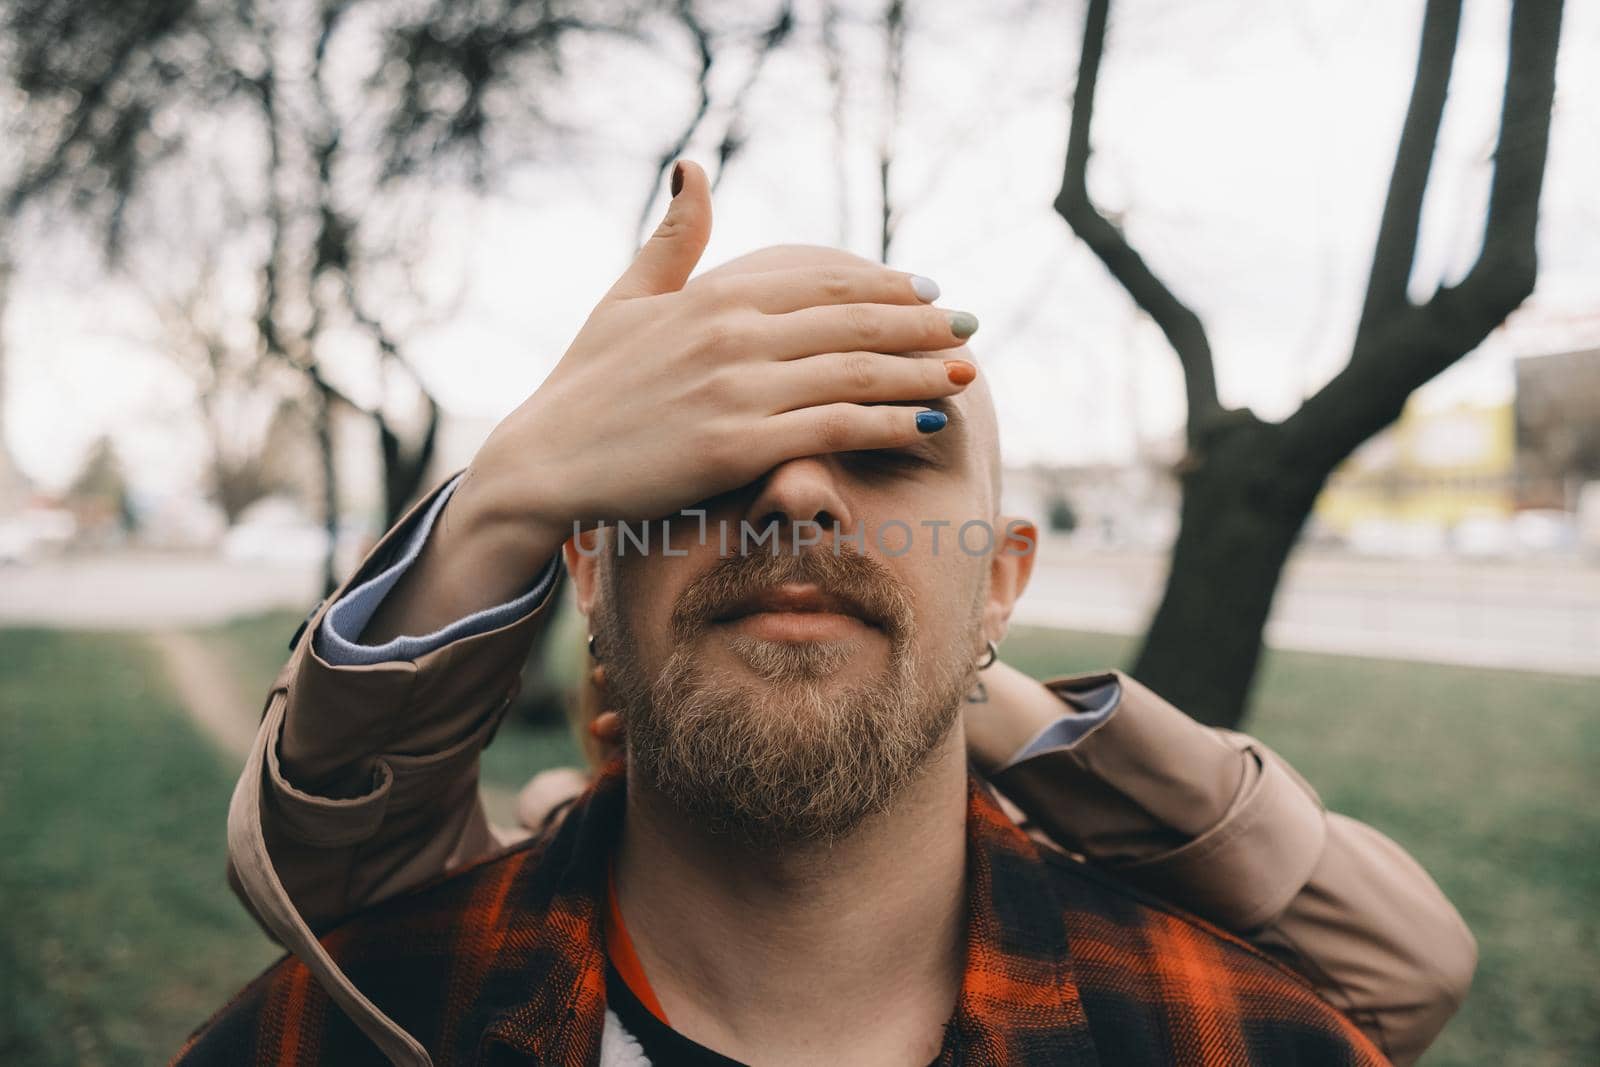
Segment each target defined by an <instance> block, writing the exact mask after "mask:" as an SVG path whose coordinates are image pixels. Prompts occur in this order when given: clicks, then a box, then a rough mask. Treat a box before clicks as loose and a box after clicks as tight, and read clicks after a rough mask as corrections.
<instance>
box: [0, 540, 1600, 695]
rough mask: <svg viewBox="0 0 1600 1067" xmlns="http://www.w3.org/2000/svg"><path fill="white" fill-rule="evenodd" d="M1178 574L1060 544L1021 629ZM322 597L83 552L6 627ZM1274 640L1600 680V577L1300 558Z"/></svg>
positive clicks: (1142, 606) (310, 572) (1126, 626)
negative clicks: (1027, 624) (1562, 673)
mask: <svg viewBox="0 0 1600 1067" xmlns="http://www.w3.org/2000/svg"><path fill="white" fill-rule="evenodd" d="M1165 567H1166V559H1165V557H1164V556H1163V555H1161V554H1160V553H1153V552H1126V551H1118V552H1095V551H1084V550H1077V549H1070V548H1066V547H1062V546H1058V545H1047V546H1045V547H1044V548H1042V549H1041V550H1040V558H1039V560H1038V563H1037V566H1036V567H1035V570H1034V577H1033V582H1032V585H1031V586H1030V588H1029V590H1028V592H1027V594H1026V595H1025V596H1024V597H1023V598H1022V601H1021V602H1020V603H1019V605H1018V609H1017V621H1018V622H1024V623H1036V624H1041V625H1052V626H1064V627H1069V628H1073V629H1082V630H1098V631H1104V632H1109V633H1136V632H1138V631H1139V630H1141V629H1142V628H1143V627H1144V625H1145V622H1146V620H1147V619H1148V617H1149V614H1150V612H1151V611H1152V610H1153V608H1154V605H1155V603H1156V599H1157V597H1158V596H1159V594H1160V588H1161V580H1162V578H1163V576H1164V573H1165ZM319 592H320V591H319V589H318V582H317V575H316V573H315V569H314V568H312V567H288V566H282V565H269V564H237V563H231V562H228V561H225V560H221V559H218V558H216V557H213V556H206V555H197V554H173V553H157V552H131V553H122V554H107V555H97V556H86V557H73V558H70V559H64V560H55V561H49V562H45V563H41V564H37V565H34V566H31V567H4V568H0V625H45V626H66V627H91V628H119V629H141V630H144V629H158V628H163V627H180V626H195V625H205V624H209V623H215V622H220V621H222V620H224V619H227V618H230V617H232V616H235V615H240V614H247V613H252V612H260V611H266V610H269V609H273V608H287V609H290V610H297V611H304V610H307V609H309V608H310V607H311V605H312V604H314V603H315V602H316V600H317V597H318V596H319ZM284 638H285V640H287V639H288V635H287V634H285V635H284ZM1267 642H1268V644H1270V645H1272V646H1274V647H1279V648H1296V649H1306V650H1311V651H1320V652H1337V653H1348V654H1353V655H1365V656H1380V657H1387V658H1396V659H1412V660H1428V661H1436V662H1444V663H1466V664H1475V665H1479V666H1492V667H1514V668H1525V669H1530V670H1542V671H1553V672H1568V673H1578V674H1589V675H1600V568H1597V567H1594V566H1582V565H1578V564H1575V563H1572V562H1562V561H1554V560H1552V561H1518V562H1458V561H1451V560H1427V561H1417V560H1379V559H1370V558H1363V557H1351V556H1343V555H1331V554H1327V553H1315V552H1302V553H1300V554H1298V555H1297V556H1296V557H1295V559H1294V561H1293V562H1292V563H1291V564H1290V566H1289V569H1288V571H1287V572H1286V574H1285V576H1284V584H1283V586H1282V587H1281V588H1280V590H1279V593H1278V598H1277V602H1276V603H1275V605H1274V609H1273V613H1272V617H1271V619H1270V621H1269V623H1268V626H1267Z"/></svg>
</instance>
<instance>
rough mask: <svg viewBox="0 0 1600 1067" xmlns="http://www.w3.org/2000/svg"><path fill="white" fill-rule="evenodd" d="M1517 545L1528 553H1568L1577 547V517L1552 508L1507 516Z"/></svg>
mask: <svg viewBox="0 0 1600 1067" xmlns="http://www.w3.org/2000/svg"><path fill="white" fill-rule="evenodd" d="M1511 532H1512V536H1513V537H1514V538H1515V539H1516V543H1517V547H1518V548H1519V549H1521V550H1522V551H1523V552H1525V553H1528V554H1538V553H1543V552H1570V551H1572V550H1573V549H1575V548H1577V547H1578V518H1577V516H1575V515H1572V514H1569V513H1568V512H1565V511H1558V510H1556V509H1554V508H1531V509H1529V510H1527V511H1519V512H1517V513H1516V514H1515V515H1513V516H1512V517H1511Z"/></svg>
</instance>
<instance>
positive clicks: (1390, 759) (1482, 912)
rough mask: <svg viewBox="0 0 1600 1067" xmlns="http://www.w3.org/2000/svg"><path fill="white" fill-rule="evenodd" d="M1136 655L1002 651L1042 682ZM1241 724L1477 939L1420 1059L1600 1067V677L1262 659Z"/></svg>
mask: <svg viewBox="0 0 1600 1067" xmlns="http://www.w3.org/2000/svg"><path fill="white" fill-rule="evenodd" d="M1131 651H1132V643H1131V642H1130V641H1128V640H1125V639H1121V638H1111V637H1106V636H1103V635H1088V634H1075V633H1060V632H1052V631H1048V630H1037V629H1021V630H1019V631H1017V632H1016V634H1015V635H1014V636H1013V637H1012V638H1011V639H1010V640H1009V641H1007V643H1006V646H1005V656H1006V659H1007V660H1008V662H1011V663H1015V664H1017V665H1018V666H1019V667H1022V668H1023V669H1024V670H1027V671H1028V672H1029V673H1032V674H1035V675H1036V676H1046V675H1050V674H1068V673H1075V672H1077V671H1082V670H1092V669H1095V668H1098V667H1101V666H1103V665H1106V664H1116V665H1122V664H1126V663H1127V662H1128V661H1129V658H1130V653H1131ZM1245 728H1246V729H1247V730H1248V731H1249V732H1250V733H1253V734H1255V735H1256V736H1257V737H1259V738H1261V739H1262V740H1263V741H1265V742H1266V743H1267V744H1269V745H1271V746H1272V747H1273V748H1274V749H1275V750H1276V751H1278V752H1279V753H1280V754H1282V755H1283V756H1284V757H1285V758H1286V759H1288V760H1289V762H1290V763H1292V764H1293V765H1294V766H1295V767H1296V768H1297V769H1298V770H1299V771H1300V772H1301V773H1302V774H1304V775H1305V777H1306V778H1307V779H1308V780H1309V781H1310V782H1311V783H1312V785H1314V786H1315V787H1316V788H1317V790H1318V791H1319V792H1320V793H1321V794H1322V798H1323V800H1324V801H1325V802H1326V803H1327V805H1328V807H1329V808H1331V809H1333V810H1336V811H1342V812H1344V813H1345V814H1347V815H1351V816H1353V817H1355V818H1357V819H1360V820H1362V821H1363V822H1366V823H1368V824H1370V825H1372V826H1374V827H1377V828H1378V829H1379V830H1381V831H1383V832H1384V833H1385V834H1388V835H1389V836H1390V837H1392V838H1394V839H1395V840H1396V841H1398V842H1399V843H1400V844H1401V845H1403V846H1404V847H1405V848H1406V850H1407V851H1409V852H1410V853H1411V854H1412V855H1413V856H1415V857H1416V858H1417V860H1418V861H1419V862H1421V864H1422V865H1423V866H1424V867H1425V868H1427V870H1428V872H1429V873H1430V874H1431V875H1432V876H1433V878H1434V880H1435V881H1437V882H1438V883H1439V886H1440V887H1441V888H1442V889H1443V890H1444V891H1445V893H1446V895H1447V896H1449V898H1450V899H1451V900H1452V901H1453V902H1454V903H1455V905H1456V908H1457V909H1458V910H1459V911H1460V912H1461V914H1462V916H1463V917H1464V918H1465V919H1466V921H1467V925H1468V926H1469V927H1471V929H1472V931H1473V933H1474V935H1476V937H1477V939H1478V948H1479V956H1480V958H1479V964H1478V972H1477V975H1476V977H1475V978H1474V980H1473V987H1472V992H1471V994H1470V995H1469V996H1468V998H1467V1001H1466V1003H1465V1004H1464V1005H1463V1006H1462V1008H1461V1011H1460V1013H1459V1014H1458V1015H1457V1016H1456V1018H1455V1020H1454V1021H1453V1022H1451V1024H1450V1025H1449V1026H1448V1027H1447V1028H1446V1029H1445V1032H1444V1033H1443V1035H1441V1037H1440V1039H1439V1041H1438V1042H1437V1043H1436V1044H1435V1045H1434V1047H1433V1048H1432V1049H1431V1050H1430V1052H1429V1054H1428V1055H1427V1056H1426V1057H1425V1058H1424V1059H1423V1063H1424V1064H1426V1065H1427V1067H1467V1065H1473V1067H1477V1065H1490V1064H1493V1065H1499V1064H1512V1063H1514V1064H1518V1065H1519V1067H1521V1065H1529V1067H1546V1065H1548V1067H1558V1065H1559V1067H1568V1065H1573V1064H1579V1063H1585V1064H1588V1063H1600V788H1597V784H1596V783H1597V778H1596V766H1597V764H1600V679H1595V678H1574V677H1560V676H1551V675H1540V674H1526V673H1521V672H1514V671H1492V670H1475V669H1471V668H1461V667H1443V666H1433V665H1425V664H1413V663H1397V662H1390V661H1384V660H1367V659H1354V658H1350V657H1341V656H1319V655H1312V654H1308V653H1298V652H1273V653H1269V654H1268V656H1267V658H1266V661H1265V663H1264V665H1263V668H1262V671H1261V675H1260V677H1259V678H1258V680H1257V684H1256V691H1255V695H1254V703H1253V713H1252V717H1251V718H1250V719H1249V720H1248V721H1247V722H1246V723H1245Z"/></svg>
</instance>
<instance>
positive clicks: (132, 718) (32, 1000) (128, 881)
mask: <svg viewBox="0 0 1600 1067" xmlns="http://www.w3.org/2000/svg"><path fill="white" fill-rule="evenodd" d="M159 679H160V675H159V672H158V671H157V669H156V663H155V662H154V661H153V659H152V658H151V657H150V656H149V655H148V654H147V653H146V650H145V648H144V646H143V645H142V644H141V643H140V642H139V641H138V640H137V639H136V638H129V637H125V636H119V635H111V634H106V635H101V634H58V633H49V632H42V631H31V630H0V856H4V860H3V866H0V902H3V904H0V909H3V910H0V1063H6V1064H27V1065H29V1067H50V1065H53V1064H84V1065H91V1064H149V1063H164V1062H165V1061H166V1060H167V1059H168V1058H170V1057H171V1055H172V1054H173V1053H174V1052H176V1051H177V1049H178V1047H179V1045H181V1044H182V1042H183V1039H184V1037H185V1036H186V1035H187V1034H188V1033H189V1031H190V1030H192V1029H193V1028H194V1027H195V1026H197V1025H199V1024H200V1023H201V1022H203V1021H204V1020H205V1019H206V1017H207V1016H208V1015H210V1014H211V1012H212V1011H214V1010H215V1009H216V1008H217V1007H219V1006H220V1005H221V1003H222V998H223V997H224V996H225V995H226V994H227V993H229V992H231V991H232V990H234V989H237V988H238V987H239V986H241V985H243V984H244V982H245V981H247V980H248V979H249V978H250V977H251V976H252V975H254V974H256V973H257V972H258V971H260V970H261V968H262V967H264V966H265V965H266V964H267V963H269V962H270V961H271V960H272V959H273V958H274V957H275V956H276V955H277V954H278V953H277V951H276V950H275V948H274V946H272V945H271V944H269V943H268V942H267V940H266V939H265V938H264V937H263V936H262V935H261V933H260V931H259V930H258V929H257V928H256V926H255V924H254V922H253V921H252V920H251V919H250V918H249V917H248V916H247V915H246V914H245V912H244V911H243V910H242V909H241V908H240V907H239V905H238V904H237V903H236V902H235V901H234V899H233V896H232V894H230V893H229V891H228V886H227V883H226V881H225V879H224V875H223V867H224V851H223V849H224V826H225V819H226V812H227V805H228V796H229V794H230V792H231V791H232V786H233V778H234V774H233V771H232V770H231V769H230V765H229V764H228V763H227V762H225V761H224V760H223V759H222V758H221V757H220V755H219V754H218V753H217V752H215V751H214V750H213V749H212V748H211V747H210V745H209V743H208V742H207V741H206V740H205V739H204V738H203V737H201V736H200V735H199V734H198V733H197V732H196V731H195V730H194V729H193V728H192V727H191V726H190V725H189V722H188V720H187V719H186V718H185V717H184V714H183V712H182V711H181V710H180V709H179V708H178V706H177V705H176V704H175V702H174V700H173V697H172V695H171V693H170V692H169V691H168V690H167V688H166V686H165V685H164V684H163V683H162V682H161V681H160V680H159Z"/></svg>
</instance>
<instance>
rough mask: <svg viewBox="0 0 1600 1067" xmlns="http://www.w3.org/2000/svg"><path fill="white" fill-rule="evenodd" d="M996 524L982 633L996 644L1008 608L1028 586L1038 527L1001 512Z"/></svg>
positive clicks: (1002, 634) (1008, 622)
mask: <svg viewBox="0 0 1600 1067" xmlns="http://www.w3.org/2000/svg"><path fill="white" fill-rule="evenodd" d="M998 524H999V526H998V529H997V530H996V532H995V552H994V555H993V556H992V557H990V560H989V599H988V601H986V602H985V604H984V606H983V635H984V636H985V637H987V638H989V640H991V641H993V642H994V643H995V644H997V645H998V644H999V643H1000V642H1001V641H1004V640H1005V637H1006V630H1007V628H1008V627H1009V626H1010V625H1011V610H1012V609H1013V608H1014V607H1016V604H1017V599H1018V598H1019V597H1021V596H1022V591H1023V590H1024V589H1026V588H1027V587H1028V579H1029V578H1031V577H1032V576H1033V561H1034V556H1035V554H1036V553H1037V552H1038V551H1039V528H1038V527H1037V526H1035V525H1034V524H1033V523H1032V522H1030V521H1029V520H1027V519H1023V518H1019V517H1017V516H1015V515H1001V516H1000V517H999V519H998Z"/></svg>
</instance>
